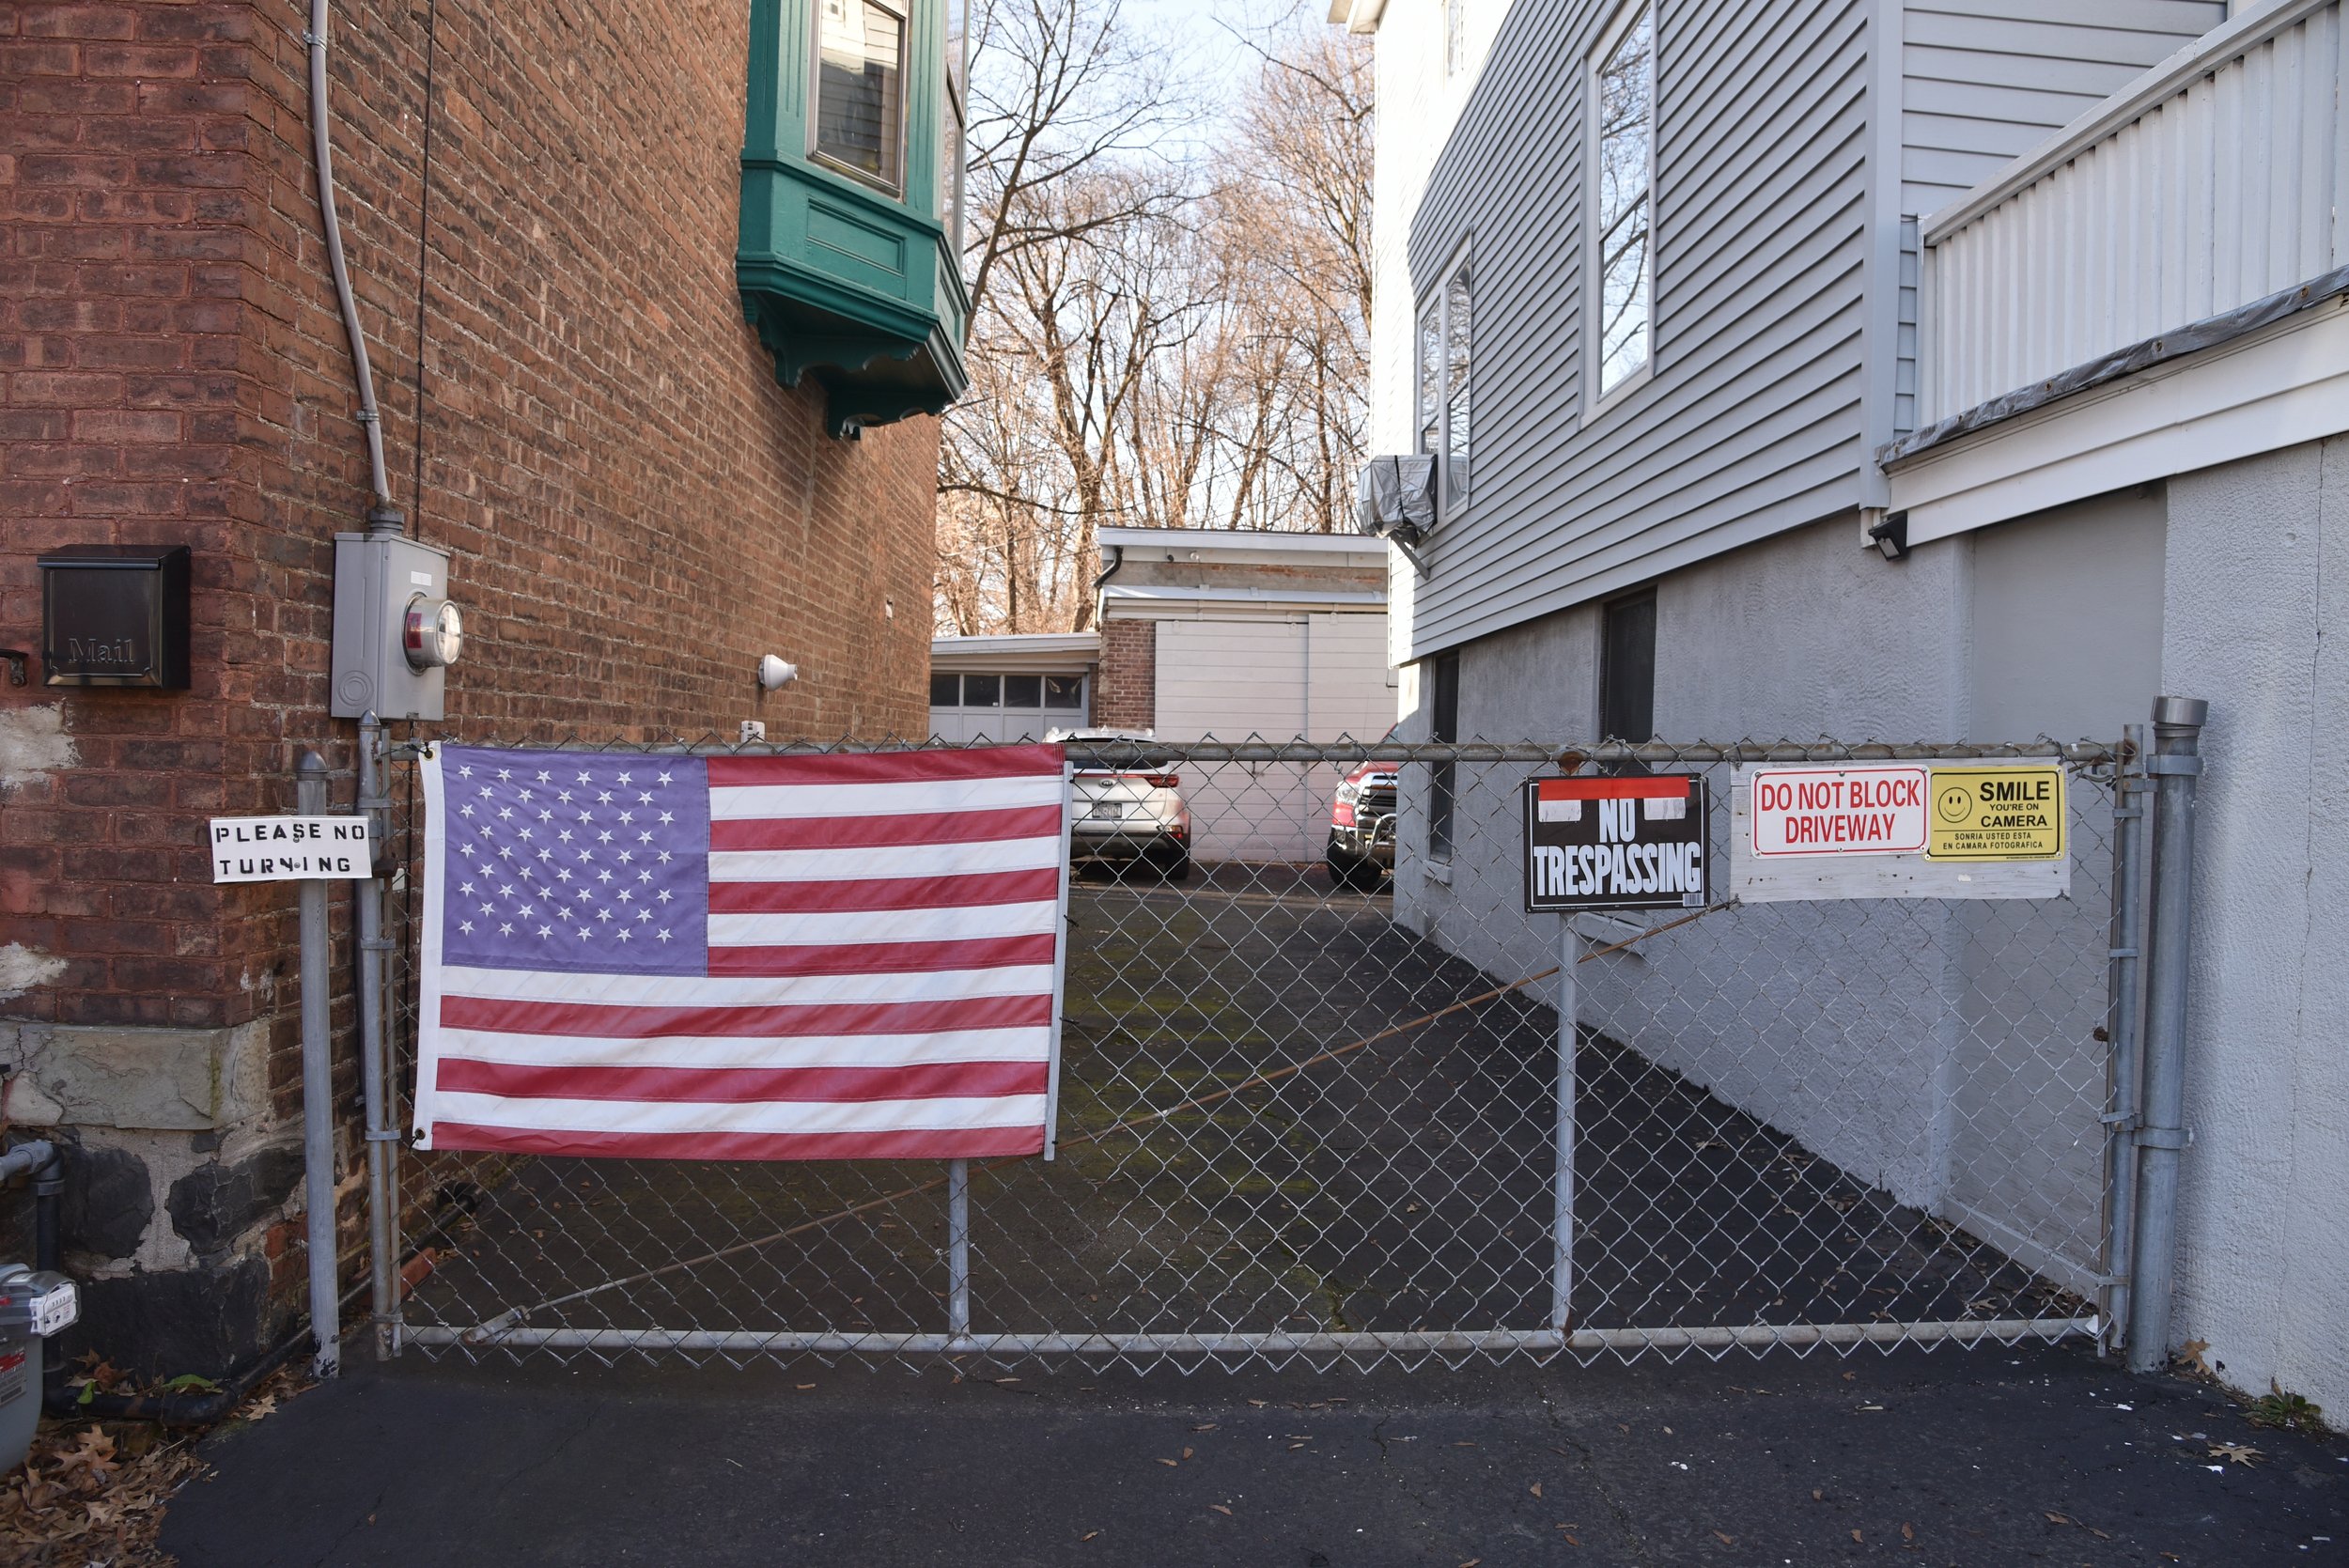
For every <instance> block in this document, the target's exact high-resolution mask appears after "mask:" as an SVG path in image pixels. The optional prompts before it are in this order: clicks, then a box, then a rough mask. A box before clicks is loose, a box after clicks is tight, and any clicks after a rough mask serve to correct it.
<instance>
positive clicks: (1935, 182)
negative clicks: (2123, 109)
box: [1901, 0, 2227, 217]
mask: <svg viewBox="0 0 2349 1568" xmlns="http://www.w3.org/2000/svg"><path fill="white" fill-rule="evenodd" d="M2226 19H2227V8H2226V5H2225V3H2224V0H1937V3H1935V4H1929V5H1915V4H1912V5H1910V6H1908V8H1907V10H1906V15H1905V17H1904V18H1903V24H1902V49H1901V73H1902V76H1903V78H1904V80H1903V82H1902V112H1901V142H1902V158H1901V210H1902V211H1903V212H1905V213H1907V214H1910V215H1912V216H1916V217H1924V216H1928V215H1930V214H1931V213H1932V212H1933V211H1934V210H1936V209H1937V208H1941V207H1946V206H1948V205H1949V204H1950V203H1951V202H1952V201H1954V200H1956V199H1957V198H1958V197H1959V196H1962V195H1964V194H1966V193H1967V192H1968V191H1969V190H1971V189H1972V188H1973V187H1974V186H1976V185H1978V184H1980V183H1982V182H1983V180H1984V179H1988V178H1990V176H1992V175H1994V174H1996V173H1997V172H1998V171H1999V166H2000V165H2002V164H2004V163H2007V162H2009V161H2010V160H2012V159H2015V158H2017V157H2020V156H2021V155H2022V154H2024V153H2026V152H2029V151H2030V149H2031V148H2032V147H2037V146H2038V145H2039V144H2040V143H2042V142H2044V141H2046V139H2047V138H2048V137H2049V136H2052V135H2054V134H2055V133H2056V132H2058V131H2060V130H2061V129H2062V128H2063V127H2064V126H2066V125H2069V124H2070V123H2071V122H2072V121H2073V120H2075V119H2077V118H2078V117H2079V116H2081V115H2083V114H2085V113H2087V112H2088V111H2089V110H2091V109H2092V108H2094V107H2095V106H2096V105H2097V104H2098V103H2099V102H2101V101H2104V100H2105V99H2106V98H2108V97H2109V96H2110V95H2111V94H2113V93H2115V92H2117V91H2119V90H2120V88H2121V87H2122V86H2123V85H2126V84H2127V83H2128V81H2129V80H2130V79H2131V78H2133V77H2135V76H2137V75H2138V74H2139V72H2141V71H2143V70H2147V69H2148V68H2149V67H2152V66H2154V65H2155V64H2158V63H2159V62H2160V61H2162V60H2163V59H2166V58H2167V57H2169V56H2170V54H2175V53H2176V52H2177V51H2178V50H2180V49H2182V48H2184V47H2186V45H2187V44H2189V43H2192V42H2193V41H2194V40H2195V39H2198V38H2200V37H2201V35H2202V34H2204V33H2206V32H2208V31H2210V29H2212V28H2213V27H2216V26H2217V25H2218V24H2219V23H2222V22H2224V21H2226Z"/></svg>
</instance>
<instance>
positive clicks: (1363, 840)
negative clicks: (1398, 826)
mask: <svg viewBox="0 0 2349 1568" xmlns="http://www.w3.org/2000/svg"><path fill="white" fill-rule="evenodd" d="M1389 733H1390V734H1392V731H1390V732H1389ZM1401 768H1402V765H1401V764H1400V763H1393V762H1365V763H1363V764H1361V766H1360V767H1358V768H1355V769H1354V770H1353V771H1352V772H1350V773H1348V774H1346V779H1345V782H1344V783H1342V784H1339V785H1338V788H1337V793H1336V795H1335V796H1333V797H1332V798H1331V800H1330V846H1329V848H1328V849H1327V850H1326V851H1325V852H1324V854H1323V863H1324V864H1326V865H1328V866H1329V868H1330V881H1331V882H1333V883H1335V884H1336V885H1337V886H1339V887H1342V888H1355V889H1359V890H1368V889H1371V888H1375V887H1377V885H1378V881H1379V878H1380V877H1384V876H1385V875H1386V874H1387V873H1389V872H1391V871H1392V870H1393V869H1394V785H1395V776H1396V774H1397V773H1398V772H1400V770H1401Z"/></svg>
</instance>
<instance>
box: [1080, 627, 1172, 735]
mask: <svg viewBox="0 0 2349 1568" xmlns="http://www.w3.org/2000/svg"><path fill="white" fill-rule="evenodd" d="M1093 713H1094V722H1096V723H1097V724H1100V725H1102V726H1103V727H1105V728H1109V729H1122V730H1125V729H1129V730H1146V729H1155V728H1156V727H1157V726H1158V722H1159V625H1158V623H1157V622H1156V621H1104V622H1103V623H1102V624H1101V669H1100V673H1099V674H1098V675H1096V676H1095V677H1094V694H1093Z"/></svg>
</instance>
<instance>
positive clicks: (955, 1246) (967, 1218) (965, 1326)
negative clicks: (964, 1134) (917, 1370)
mask: <svg viewBox="0 0 2349 1568" xmlns="http://www.w3.org/2000/svg"><path fill="white" fill-rule="evenodd" d="M946 1337H947V1338H948V1339H949V1340H952V1341H954V1342H956V1343H963V1342H966V1341H968V1340H969V1339H970V1338H971V1162H970V1161H969V1160H967V1159H954V1160H948V1161H947V1162H946Z"/></svg>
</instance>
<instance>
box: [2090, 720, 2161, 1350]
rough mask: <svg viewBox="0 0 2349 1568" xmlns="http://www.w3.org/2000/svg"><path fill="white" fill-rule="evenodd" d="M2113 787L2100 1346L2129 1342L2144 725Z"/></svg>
mask: <svg viewBox="0 0 2349 1568" xmlns="http://www.w3.org/2000/svg"><path fill="white" fill-rule="evenodd" d="M2121 752H2122V764H2121V767H2120V768H2119V770H2118V772H2117V774H2116V776H2115V777H2114V779H2113V781H2112V799H2113V806H2112V828H2113V833H2112V863H2113V889H2112V938H2111V947H2110V951H2109V952H2108V955H2107V958H2108V970H2107V979H2106V997H2107V1000H2106V1005H2105V1038H2106V1041H2107V1042H2108V1043H2107V1047H2106V1058H2105V1060H2106V1095H2105V1125H2106V1135H2105V1204H2106V1207H2105V1237H2104V1242H2105V1257H2104V1275H2105V1296H2104V1302H2103V1309H2104V1310H2103V1312H2101V1313H2099V1316H2100V1317H2101V1318H2102V1320H2103V1326H2104V1332H2105V1334H2106V1336H2107V1338H2106V1343H2105V1348H2106V1349H2107V1350H2117V1349H2120V1348H2122V1347H2123V1346H2125V1345H2126V1344H2127V1343H2128V1321H2129V1277H2130V1267H2131V1259H2132V1256H2133V1252H2134V1249H2135V1247H2136V1242H2137V1234H2136V1233H2137V1129H2138V1128H2139V1126H2142V1125H2143V1111H2144V1101H2143V1098H2142V1094H2143V1072H2142V1065H2141V1063H2140V1061H2139V1037H2140V1035H2141V1034H2142V1032H2143V1021H2144V1001H2145V986H2144V980H2145V883H2146V880H2147V874H2148V870H2149V868H2148V865H2147V860H2148V857H2149V851H2150V847H2151V846H2150V842H2149V841H2150V839H2151V837H2152V835H2151V833H2150V832H2149V831H2147V830H2148V829H2149V827H2150V826H2151V824H2152V822H2153V782H2152V780H2151V779H2149V778H2148V777H2147V776H2146V775H2145V772H2144V763H2145V757H2146V753H2147V737H2146V730H2145V726H2144V725H2143V724H2131V725H2129V726H2128V730H2127V734H2126V737H2125V738H2124V739H2123V742H2122V747H2121Z"/></svg>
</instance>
